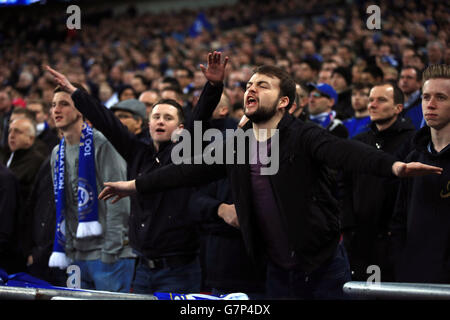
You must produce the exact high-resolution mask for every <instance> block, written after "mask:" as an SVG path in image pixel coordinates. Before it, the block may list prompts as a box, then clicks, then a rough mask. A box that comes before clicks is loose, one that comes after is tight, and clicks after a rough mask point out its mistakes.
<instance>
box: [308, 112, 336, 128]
mask: <svg viewBox="0 0 450 320" xmlns="http://www.w3.org/2000/svg"><path fill="white" fill-rule="evenodd" d="M335 117H336V111H334V110H332V111H331V112H322V113H320V114H318V115H314V116H313V115H310V116H309V119H310V120H311V121H313V122H315V123H317V124H318V125H320V126H321V127H323V128H325V129H326V128H327V127H328V126H329V124H330V123H331V122H332V121H333V120H334V118H335Z"/></svg>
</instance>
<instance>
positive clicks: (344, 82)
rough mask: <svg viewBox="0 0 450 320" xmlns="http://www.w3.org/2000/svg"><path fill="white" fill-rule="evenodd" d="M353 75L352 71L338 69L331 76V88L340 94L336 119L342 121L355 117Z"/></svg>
mask: <svg viewBox="0 0 450 320" xmlns="http://www.w3.org/2000/svg"><path fill="white" fill-rule="evenodd" d="M351 85H352V73H351V71H350V69H348V68H344V67H337V68H336V69H334V70H333V72H332V76H331V86H332V87H333V89H334V90H336V92H337V94H338V100H337V102H336V103H335V105H334V107H333V110H336V113H337V114H336V117H338V118H339V119H341V120H344V119H348V118H350V117H352V116H353V114H354V112H353V108H352V90H351Z"/></svg>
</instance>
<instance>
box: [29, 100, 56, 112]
mask: <svg viewBox="0 0 450 320" xmlns="http://www.w3.org/2000/svg"><path fill="white" fill-rule="evenodd" d="M29 104H40V105H41V106H42V111H43V112H44V113H48V112H49V110H50V105H49V104H48V103H45V102H44V100H42V99H31V100H28V101H27V105H29Z"/></svg>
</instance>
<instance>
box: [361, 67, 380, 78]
mask: <svg viewBox="0 0 450 320" xmlns="http://www.w3.org/2000/svg"><path fill="white" fill-rule="evenodd" d="M363 72H367V73H370V74H371V75H372V77H374V78H375V79H376V78H381V79H383V77H384V72H383V70H382V69H381V68H380V67H378V66H376V65H369V66H367V67H365V68H364V69H363Z"/></svg>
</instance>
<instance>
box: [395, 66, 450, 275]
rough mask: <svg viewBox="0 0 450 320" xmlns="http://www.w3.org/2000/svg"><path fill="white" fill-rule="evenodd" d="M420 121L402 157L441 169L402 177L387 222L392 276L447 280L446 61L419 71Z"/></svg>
mask: <svg viewBox="0 0 450 320" xmlns="http://www.w3.org/2000/svg"><path fill="white" fill-rule="evenodd" d="M422 83H423V84H422V111H423V116H424V119H425V121H426V124H427V125H426V126H425V127H423V128H421V129H420V130H419V131H418V132H417V134H416V135H415V137H414V138H413V143H414V150H413V151H412V152H411V153H410V154H409V156H408V157H407V159H406V161H420V162H423V163H426V164H431V165H433V166H439V167H442V168H443V169H444V171H443V172H442V175H440V176H433V175H429V176H422V177H411V178H408V179H404V180H403V181H402V182H401V185H400V190H399V194H398V198H397V203H396V210H395V212H394V220H393V222H392V225H391V229H392V239H393V244H394V247H393V250H394V257H395V258H396V261H395V262H396V267H397V268H396V281H401V282H425V283H450V273H449V269H448V261H449V259H450V257H449V254H450V250H449V249H450V243H449V241H448V239H449V237H450V216H449V214H448V213H449V208H450V170H449V169H450V66H449V65H445V64H440V65H431V66H429V67H428V68H427V69H426V70H425V71H424V73H423V77H422Z"/></svg>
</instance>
